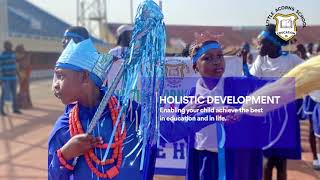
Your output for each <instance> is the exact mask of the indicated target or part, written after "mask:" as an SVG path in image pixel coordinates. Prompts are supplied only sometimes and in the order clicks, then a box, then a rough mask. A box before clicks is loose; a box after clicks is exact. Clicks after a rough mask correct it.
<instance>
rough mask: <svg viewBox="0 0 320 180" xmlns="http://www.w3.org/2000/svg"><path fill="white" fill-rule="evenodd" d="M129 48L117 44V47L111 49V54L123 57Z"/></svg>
mask: <svg viewBox="0 0 320 180" xmlns="http://www.w3.org/2000/svg"><path fill="white" fill-rule="evenodd" d="M127 49H128V48H127V47H121V46H117V47H114V48H112V49H110V51H109V54H111V55H113V56H115V57H117V58H119V59H123V57H124V55H125V52H126V50H127Z"/></svg>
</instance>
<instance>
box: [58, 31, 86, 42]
mask: <svg viewBox="0 0 320 180" xmlns="http://www.w3.org/2000/svg"><path fill="white" fill-rule="evenodd" d="M63 36H64V37H70V38H71V39H73V38H78V39H79V40H80V41H83V40H85V39H87V38H85V37H83V36H81V35H79V34H77V33H74V32H70V31H66V32H65V33H64V35H63Z"/></svg>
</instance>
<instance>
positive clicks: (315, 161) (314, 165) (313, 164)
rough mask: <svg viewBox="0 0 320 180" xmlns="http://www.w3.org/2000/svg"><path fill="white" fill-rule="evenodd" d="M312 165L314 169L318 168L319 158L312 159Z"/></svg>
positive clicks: (319, 166)
mask: <svg viewBox="0 0 320 180" xmlns="http://www.w3.org/2000/svg"><path fill="white" fill-rule="evenodd" d="M312 167H313V169H315V170H320V161H319V160H313V162H312Z"/></svg>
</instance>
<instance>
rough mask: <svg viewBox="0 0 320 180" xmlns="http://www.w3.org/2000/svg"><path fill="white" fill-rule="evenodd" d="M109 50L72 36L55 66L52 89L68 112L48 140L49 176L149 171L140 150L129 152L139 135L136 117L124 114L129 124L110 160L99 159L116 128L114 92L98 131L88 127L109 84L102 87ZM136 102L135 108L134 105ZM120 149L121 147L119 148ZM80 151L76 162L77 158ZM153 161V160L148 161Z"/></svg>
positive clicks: (136, 176) (87, 176)
mask: <svg viewBox="0 0 320 180" xmlns="http://www.w3.org/2000/svg"><path fill="white" fill-rule="evenodd" d="M108 58H113V56H111V55H101V54H99V53H98V52H97V51H96V49H95V48H94V46H93V43H92V41H91V40H90V39H86V40H84V41H82V42H79V43H77V44H76V43H74V42H73V40H71V41H70V42H69V44H68V46H67V47H66V49H65V50H64V51H63V52H62V54H61V56H60V58H59V59H58V61H57V63H56V67H55V78H54V81H53V91H54V94H55V96H56V97H57V98H59V99H60V100H61V101H62V103H64V104H65V105H66V107H65V111H64V113H63V114H62V115H61V116H60V117H59V119H58V120H57V122H56V124H55V125H54V128H53V131H52V132H51V135H50V137H49V140H48V173H49V179H51V180H55V179H56V180H64V179H72V178H74V179H80V180H81V179H84V180H87V179H114V180H120V179H127V178H128V177H131V178H133V179H137V180H139V179H143V178H142V177H143V174H144V173H145V172H146V171H147V170H146V171H140V170H139V166H140V158H139V151H135V152H133V154H131V155H130V156H128V157H127V155H128V154H129V152H131V150H132V149H133V148H134V147H135V146H136V145H137V143H138V138H137V136H136V131H135V128H134V126H132V124H134V123H135V121H136V119H135V118H132V119H130V118H124V119H123V121H126V126H125V129H124V130H123V131H121V128H120V131H117V132H118V137H116V138H115V140H114V141H115V142H114V145H112V146H111V149H110V153H109V156H108V158H107V159H110V160H107V161H108V162H107V161H106V162H101V161H102V160H101V159H102V157H103V155H104V153H105V151H106V146H108V145H107V144H104V142H108V140H109V137H110V134H111V132H112V130H113V122H114V116H116V115H117V114H116V113H119V112H117V109H118V107H117V105H116V104H117V103H116V101H117V99H116V97H112V101H111V100H110V101H109V103H108V105H109V106H108V107H107V108H106V109H105V110H104V112H103V114H102V116H101V118H100V120H99V123H98V125H97V126H96V127H95V129H94V132H93V133H92V134H91V135H89V134H85V133H84V132H86V131H87V128H88V125H89V123H90V120H91V119H92V118H93V115H94V114H95V112H96V110H97V107H98V105H99V104H100V101H101V98H102V97H103V95H104V93H105V90H104V89H103V88H101V86H102V82H103V81H104V77H105V74H104V72H105V70H106V67H105V63H103V62H104V61H105V60H106V59H108ZM136 109H137V108H136V105H135V104H134V105H133V107H132V111H136ZM121 149H122V151H121ZM76 157H79V159H78V160H77V163H76V164H73V162H74V159H75V158H76ZM150 167H151V168H152V167H153V164H151V166H150Z"/></svg>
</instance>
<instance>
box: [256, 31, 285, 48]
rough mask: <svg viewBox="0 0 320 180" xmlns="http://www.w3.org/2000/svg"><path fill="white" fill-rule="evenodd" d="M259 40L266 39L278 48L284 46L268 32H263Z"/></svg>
mask: <svg viewBox="0 0 320 180" xmlns="http://www.w3.org/2000/svg"><path fill="white" fill-rule="evenodd" d="M258 38H266V39H268V40H269V41H271V42H272V43H273V44H274V45H276V46H282V44H281V43H280V42H279V41H278V40H277V38H275V37H274V36H272V35H271V34H270V33H269V32H267V31H262V32H261V33H260V34H259V36H258Z"/></svg>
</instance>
